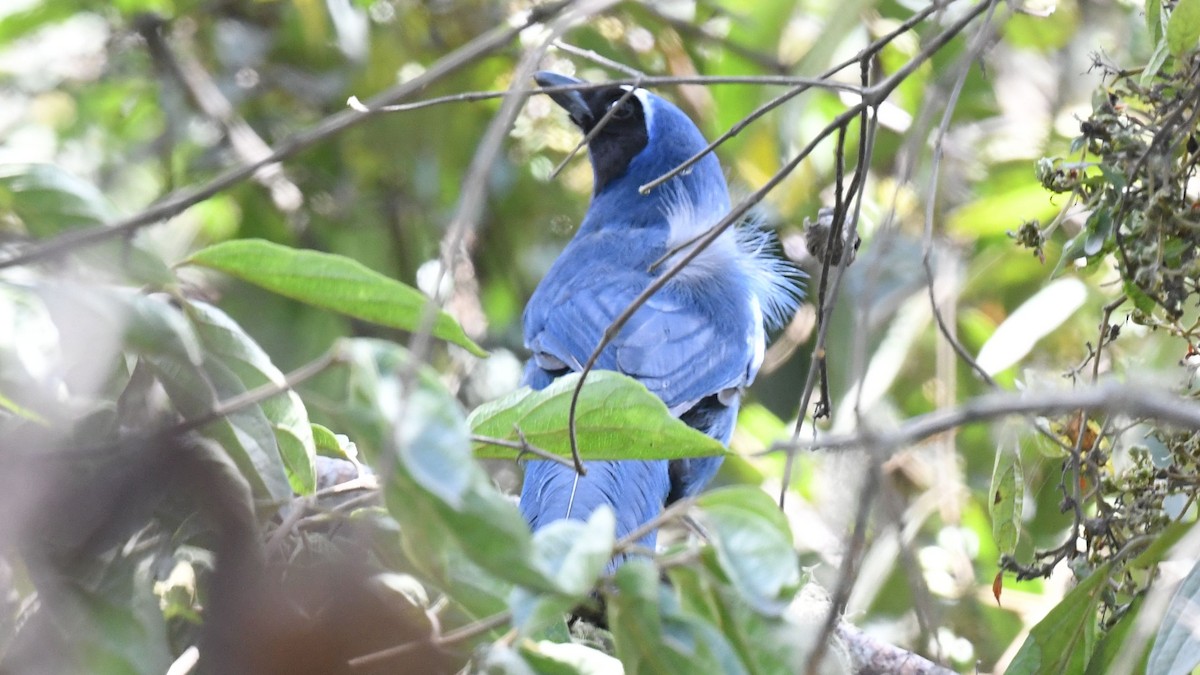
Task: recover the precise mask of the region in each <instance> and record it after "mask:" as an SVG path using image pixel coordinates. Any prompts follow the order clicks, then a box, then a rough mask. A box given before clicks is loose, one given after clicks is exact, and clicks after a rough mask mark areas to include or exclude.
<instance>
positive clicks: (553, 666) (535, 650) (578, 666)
mask: <svg viewBox="0 0 1200 675" xmlns="http://www.w3.org/2000/svg"><path fill="white" fill-rule="evenodd" d="M521 656H523V657H525V660H526V662H528V663H529V665H531V666H532V667H533V669H534V671H535V672H537V673H538V675H559V674H560V673H561V675H619V674H620V673H622V672H624V671H623V669H622V668H621V662H620V661H618V660H617V659H615V658H613V657H611V656H609V655H608V654H605V653H604V652H602V651H600V650H598V649H593V648H591V647H588V646H587V645H582V644H575V643H570V642H567V643H561V642H550V641H548V640H541V641H539V642H525V643H522V645H521Z"/></svg>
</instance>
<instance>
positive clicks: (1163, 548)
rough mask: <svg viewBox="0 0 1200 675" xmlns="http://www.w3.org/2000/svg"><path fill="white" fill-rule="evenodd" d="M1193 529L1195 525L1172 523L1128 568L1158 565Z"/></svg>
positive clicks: (1147, 567)
mask: <svg viewBox="0 0 1200 675" xmlns="http://www.w3.org/2000/svg"><path fill="white" fill-rule="evenodd" d="M1192 527H1194V523H1171V524H1170V525H1168V526H1167V527H1166V529H1164V530H1163V531H1162V532H1161V533H1159V535H1158V536H1157V537H1155V539H1154V541H1153V542H1151V543H1150V545H1149V546H1147V547H1146V550H1144V551H1142V552H1141V553H1139V554H1138V555H1137V556H1136V557H1135V558H1133V559H1132V560H1130V561H1129V565H1128V567H1130V568H1132V569H1149V568H1151V567H1153V566H1154V565H1157V564H1158V563H1159V562H1161V561H1162V559H1163V557H1164V556H1166V555H1167V553H1168V552H1169V551H1170V550H1171V547H1172V546H1174V545H1175V544H1176V543H1177V542H1178V541H1179V540H1180V539H1182V538H1183V535H1185V534H1187V533H1188V532H1190V531H1191V529H1192Z"/></svg>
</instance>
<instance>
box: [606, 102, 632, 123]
mask: <svg viewBox="0 0 1200 675" xmlns="http://www.w3.org/2000/svg"><path fill="white" fill-rule="evenodd" d="M609 108H610V109H612V116H613V119H618V120H623V119H627V118H629V117H631V116H632V115H633V104H632V103H630V102H629V100H628V99H626V100H625V101H621V99H617V100H615V101H613V102H612V104H611V105H609Z"/></svg>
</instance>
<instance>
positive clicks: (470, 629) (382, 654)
mask: <svg viewBox="0 0 1200 675" xmlns="http://www.w3.org/2000/svg"><path fill="white" fill-rule="evenodd" d="M511 619H512V612H510V611H507V610H505V611H503V612H500V613H498V614H493V615H491V616H489V617H485V618H482V619H479V620H478V621H472V622H471V623H469V624H467V625H465V626H462V627H460V628H455V629H454V630H452V631H449V632H446V633H442V632H441V631H440V630H438V624H437V623H432V624H431V625H432V627H433V631H432V633H433V634H432V635H430V636H429V639H428V641H424V640H417V641H413V642H405V643H404V644H401V645H396V646H395V647H388V648H387V649H381V650H379V651H377V652H371V653H370V654H364V655H362V656H356V657H354V658H352V659H350V661H349V662H348V663H349V664H350V667H351V668H356V669H359V668H366V667H368V666H373V665H375V664H378V663H381V662H383V661H388V660H391V659H394V658H396V657H397V656H403V655H404V654H406V653H408V652H410V651H412V650H414V649H417V648H419V647H421V646H422V645H424V644H427V643H428V644H431V645H433V646H434V647H437V648H439V649H441V648H445V647H452V646H454V645H456V644H459V643H462V642H466V641H467V640H470V639H471V638H475V637H479V636H480V635H483V634H485V633H488V632H491V631H493V630H496V629H497V628H499V627H501V626H503V625H504V624H506V623H508V622H509V620H511Z"/></svg>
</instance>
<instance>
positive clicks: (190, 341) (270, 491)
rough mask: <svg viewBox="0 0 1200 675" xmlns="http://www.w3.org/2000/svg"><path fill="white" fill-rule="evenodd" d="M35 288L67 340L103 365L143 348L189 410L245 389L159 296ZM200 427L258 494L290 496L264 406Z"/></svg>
mask: <svg viewBox="0 0 1200 675" xmlns="http://www.w3.org/2000/svg"><path fill="white" fill-rule="evenodd" d="M35 290H36V292H37V293H38V294H39V295H40V296H41V297H42V298H43V300H44V301H45V302H46V306H47V308H48V309H49V310H50V315H51V317H52V319H53V320H54V323H55V324H56V326H57V327H58V331H59V335H60V340H61V341H62V342H63V344H64V345H67V344H68V343H70V342H74V343H78V345H77V346H76V347H73V348H72V349H73V350H77V351H79V352H80V354H81V355H82V356H81V358H88V359H90V360H91V361H94V362H95V364H94V365H93V367H94V368H99V369H100V370H101V371H104V372H106V371H107V370H111V368H112V363H113V362H114V361H115V360H116V359H117V358H118V356H119V355H120V353H121V352H122V351H128V352H132V353H134V354H137V355H138V356H140V357H142V358H143V359H144V360H145V362H146V364H147V365H149V366H151V367H152V369H153V371H154V374H155V375H156V377H157V378H158V380H159V381H160V382H161V383H162V385H163V388H164V389H165V390H166V392H167V395H168V396H169V397H170V399H171V402H172V403H173V404H174V406H175V407H176V409H177V410H178V411H179V412H180V413H182V414H183V415H184V416H185V417H187V418H191V419H195V418H199V417H204V416H206V415H208V414H209V413H211V412H212V411H213V409H214V408H215V407H216V405H217V403H218V402H220V401H222V400H225V399H228V398H231V397H233V396H236V395H238V394H241V393H244V392H245V391H246V387H245V385H243V384H242V382H241V381H240V380H239V379H238V377H237V375H235V374H234V373H233V371H231V370H229V369H228V368H227V367H226V366H224V365H223V364H222V363H221V362H220V361H218V360H216V359H214V358H205V354H204V352H203V349H202V347H201V344H200V340H199V338H198V337H197V335H196V333H195V332H194V331H193V330H192V327H191V326H190V325H189V324H188V322H187V320H186V319H185V318H184V316H183V314H182V313H181V312H180V311H179V310H178V309H176V308H174V307H173V306H171V305H170V304H168V303H167V302H166V301H165V300H163V299H161V298H159V297H147V296H144V295H141V294H138V293H133V292H131V291H127V290H125V289H119V288H109V287H98V286H88V287H84V286H78V285H64V284H60V285H45V286H40V287H38V288H36V289H35ZM198 431H199V433H201V434H202V435H204V436H206V437H208V438H211V439H213V440H215V441H217V442H218V443H219V444H220V445H221V447H222V448H224V449H225V451H226V452H228V453H229V455H230V457H231V458H232V459H233V461H234V462H235V463H236V464H237V466H238V468H239V469H240V470H241V471H242V473H243V475H244V476H245V478H246V480H247V481H248V482H249V483H250V485H251V486H252V487H253V488H254V491H255V494H256V496H258V497H260V498H263V499H270V500H275V501H279V500H284V499H287V498H289V497H291V494H292V491H291V487H290V486H289V484H288V480H287V476H286V475H285V473H284V469H283V463H282V461H281V460H280V456H279V451H278V449H277V445H276V441H275V434H274V432H273V431H272V426H271V423H270V422H268V421H267V418H266V417H265V416H264V415H263V411H262V409H261V408H260V407H258V406H248V407H245V408H242V409H240V410H236V411H234V412H232V413H230V414H228V415H225V416H223V417H221V418H219V419H216V420H214V421H212V422H210V423H208V424H206V425H204V426H202V427H200V429H199V430H198Z"/></svg>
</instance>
